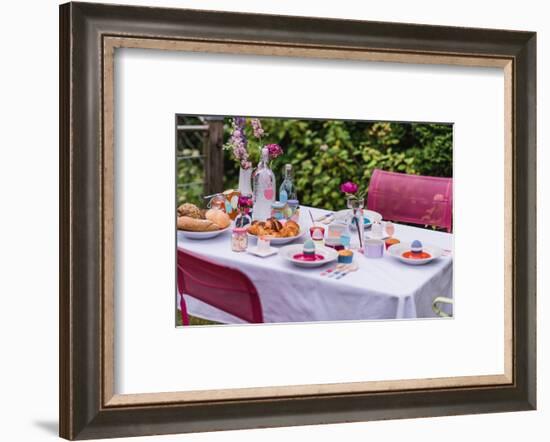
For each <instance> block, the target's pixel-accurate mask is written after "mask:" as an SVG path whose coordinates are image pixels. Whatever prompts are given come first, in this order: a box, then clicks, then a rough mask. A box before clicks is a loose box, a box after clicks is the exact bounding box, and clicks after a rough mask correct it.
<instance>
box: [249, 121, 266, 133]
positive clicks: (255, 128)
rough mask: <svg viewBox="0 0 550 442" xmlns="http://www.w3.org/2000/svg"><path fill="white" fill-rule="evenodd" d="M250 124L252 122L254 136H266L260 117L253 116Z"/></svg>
mask: <svg viewBox="0 0 550 442" xmlns="http://www.w3.org/2000/svg"><path fill="white" fill-rule="evenodd" d="M250 124H252V130H253V131H254V136H255V137H256V138H262V137H263V136H264V129H263V128H262V123H261V121H260V120H259V119H258V118H252V120H250Z"/></svg>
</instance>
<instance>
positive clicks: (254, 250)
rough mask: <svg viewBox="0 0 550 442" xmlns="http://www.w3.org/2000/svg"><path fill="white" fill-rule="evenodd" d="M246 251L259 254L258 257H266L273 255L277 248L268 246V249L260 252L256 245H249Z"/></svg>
mask: <svg viewBox="0 0 550 442" xmlns="http://www.w3.org/2000/svg"><path fill="white" fill-rule="evenodd" d="M246 251H247V252H248V253H251V254H252V255H256V256H259V257H260V258H267V257H268V256H271V255H275V254H276V253H277V252H278V251H279V249H276V248H275V247H270V248H269V249H267V250H265V251H263V252H261V251H259V250H258V247H249V248H248V249H246Z"/></svg>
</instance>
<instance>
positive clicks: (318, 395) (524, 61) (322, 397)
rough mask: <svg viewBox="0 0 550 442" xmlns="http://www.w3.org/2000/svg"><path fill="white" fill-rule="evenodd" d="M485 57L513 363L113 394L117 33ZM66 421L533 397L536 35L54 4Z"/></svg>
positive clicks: (425, 408)
mask: <svg viewBox="0 0 550 442" xmlns="http://www.w3.org/2000/svg"><path fill="white" fill-rule="evenodd" d="M118 47H132V48H148V49H157V50H166V49H169V50H186V51H189V50H191V51H199V52H221V53H234V54H243V53H246V54H258V55H262V54H263V55H275V56H277V55H285V56H293V57H305V58H308V57H313V58H328V59H357V60H370V61H389V62H399V63H420V64H426V63H427V64H449V65H460V66H491V67H498V68H501V69H503V70H504V75H505V85H506V86H505V95H506V98H505V100H506V106H505V109H506V121H505V130H506V135H505V149H506V164H507V166H506V167H507V171H508V172H507V176H506V186H507V189H508V190H507V191H506V192H507V193H506V195H507V196H506V200H505V203H506V207H507V209H506V219H505V222H506V232H505V243H506V246H505V253H506V257H507V258H506V273H505V276H506V284H505V287H506V295H505V299H506V301H505V304H506V305H505V307H506V350H505V351H506V361H507V362H506V374H505V375H504V376H487V377H479V378H477V379H474V380H472V379H468V378H460V379H459V378H447V379H440V380H407V381H394V382H393V383H392V384H391V387H388V385H384V386H382V387H380V386H378V387H376V386H372V385H371V386H370V387H368V388H367V387H366V386H362V385H355V386H353V387H352V386H351V385H348V386H346V385H339V386H338V385H336V386H332V387H330V388H328V387H327V388H326V389H320V388H318V386H315V387H314V388H310V389H308V388H307V386H306V387H303V388H298V389H287V390H279V391H275V389H270V388H269V387H266V388H265V389H259V390H262V391H261V392H254V391H252V392H251V393H250V394H247V395H236V396H235V395H231V394H226V393H224V392H223V391H221V392H220V393H219V394H217V395H215V396H212V395H210V396H209V395H208V394H197V395H195V396H190V395H187V396H185V395H184V396H182V395H181V394H179V393H177V392H172V393H170V392H168V393H159V394H156V393H154V394H138V395H116V394H114V387H113V386H114V364H115V362H114V350H113V347H114V345H113V342H114V336H113V330H114V283H113V281H114V277H115V275H114V263H113V253H114V252H113V235H114V228H113V222H114V221H113V217H114V211H113V206H114V195H113V189H114V186H113V175H114V168H113V143H114V141H113V130H114V127H113V124H114V123H113V106H114V94H113V71H112V67H113V55H114V50H115V48H118ZM59 49H60V97H59V100H60V115H59V122H60V123H59V124H60V127H59V130H60V297H59V309H60V335H59V339H60V341H59V345H60V359H59V361H60V410H59V416H60V426H59V428H60V436H61V437H64V438H67V439H71V440H74V439H90V438H103V437H123V436H138V435H148V434H166V433H180V432H181V433H183V432H198V431H214V430H230V429H242V428H262V427H275V426H289V425H312V424H323V423H336V422H354V421H365V420H378V419H400V418H414V417H427V416H443V415H457V414H468V413H488V412H503V411H518V410H531V409H535V407H536V221H535V220H536V216H535V215H536V181H535V173H534V171H535V170H536V34H535V33H533V32H519V31H503V30H489V29H470V28H454V27H443V26H426V25H413V24H397V23H381V22H364V21H353V20H334V19H319V18H307V17H286V16H271V15H258V14H243V13H228V12H208V11H197V10H184V9H168V8H146V7H130V6H114V5H102V4H87V3H68V4H64V5H61V6H60V47H59Z"/></svg>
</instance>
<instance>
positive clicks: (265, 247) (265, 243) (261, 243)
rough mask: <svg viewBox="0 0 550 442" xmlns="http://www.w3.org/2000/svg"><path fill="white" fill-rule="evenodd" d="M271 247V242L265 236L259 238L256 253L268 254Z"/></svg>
mask: <svg viewBox="0 0 550 442" xmlns="http://www.w3.org/2000/svg"><path fill="white" fill-rule="evenodd" d="M270 246H271V240H270V239H269V238H268V237H266V236H259V237H258V243H257V248H258V252H268V251H269V248H270Z"/></svg>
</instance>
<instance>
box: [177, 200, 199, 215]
mask: <svg viewBox="0 0 550 442" xmlns="http://www.w3.org/2000/svg"><path fill="white" fill-rule="evenodd" d="M178 216H188V217H191V218H196V219H199V218H204V216H201V211H200V209H199V208H198V207H197V206H195V205H194V204H191V203H184V204H182V205H180V206H179V207H178Z"/></svg>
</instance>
